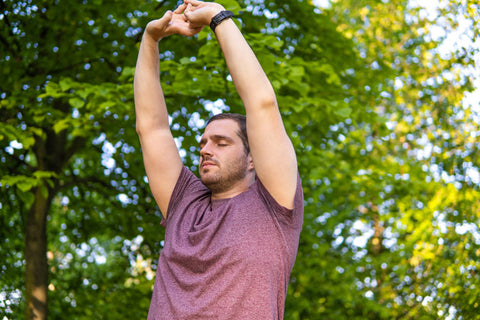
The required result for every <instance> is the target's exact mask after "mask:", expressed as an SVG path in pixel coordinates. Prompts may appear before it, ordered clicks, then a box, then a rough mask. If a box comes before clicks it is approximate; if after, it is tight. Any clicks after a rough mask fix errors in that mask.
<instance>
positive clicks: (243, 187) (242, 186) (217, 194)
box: [212, 175, 255, 200]
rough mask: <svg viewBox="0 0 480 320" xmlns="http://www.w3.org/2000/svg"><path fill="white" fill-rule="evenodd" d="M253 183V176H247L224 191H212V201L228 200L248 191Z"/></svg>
mask: <svg viewBox="0 0 480 320" xmlns="http://www.w3.org/2000/svg"><path fill="white" fill-rule="evenodd" d="M254 182H255V175H252V176H250V175H248V176H247V177H245V179H242V180H241V181H239V182H238V183H236V184H234V185H232V186H231V187H230V188H228V189H224V190H212V200H221V199H230V198H233V197H236V196H238V195H239V194H241V193H243V192H245V191H247V190H248V188H249V187H250V186H251V185H252V183H254Z"/></svg>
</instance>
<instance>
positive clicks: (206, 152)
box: [200, 141, 212, 157]
mask: <svg viewBox="0 0 480 320" xmlns="http://www.w3.org/2000/svg"><path fill="white" fill-rule="evenodd" d="M200 156H201V157H205V156H212V150H211V144H210V142H208V141H207V142H206V143H205V144H204V145H203V146H202V147H200Z"/></svg>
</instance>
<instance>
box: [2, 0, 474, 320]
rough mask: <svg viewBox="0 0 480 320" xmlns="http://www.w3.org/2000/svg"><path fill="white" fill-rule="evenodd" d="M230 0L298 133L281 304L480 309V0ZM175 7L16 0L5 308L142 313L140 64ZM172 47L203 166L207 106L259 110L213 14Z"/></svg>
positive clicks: (367, 310) (170, 84)
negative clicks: (150, 33)
mask: <svg viewBox="0 0 480 320" xmlns="http://www.w3.org/2000/svg"><path fill="white" fill-rule="evenodd" d="M219 2H221V3H222V4H224V5H225V7H226V8H227V9H229V10H232V11H234V12H235V14H236V15H237V19H236V20H237V23H238V25H239V27H240V28H241V29H242V32H243V33H244V35H245V36H246V38H247V40H248V41H249V43H250V45H251V46H252V48H253V49H254V51H255V53H256V54H257V56H258V58H259V60H260V62H261V64H262V66H263V67H264V69H265V71H266V73H267V75H268V76H269V78H270V80H271V81H272V84H273V86H274V88H275V90H276V93H277V95H278V102H279V106H280V109H281V112H282V114H283V118H284V122H285V126H286V128H287V131H288V132H289V134H290V136H291V138H292V140H293V143H294V145H295V147H296V150H297V155H298V160H299V170H300V174H301V177H302V183H303V187H304V192H305V220H304V228H303V232H302V235H301V239H300V247H299V253H298V256H297V260H296V264H295V267H294V270H293V273H292V277H291V281H290V285H289V288H288V296H287V300H286V312H285V319H335V320H340V319H480V316H479V310H480V306H479V303H480V276H479V271H480V270H479V268H480V262H479V261H480V230H479V219H480V190H479V188H480V171H479V164H480V159H479V153H480V142H479V141H480V104H479V101H480V92H479V91H478V87H479V86H480V85H479V80H480V76H479V63H480V55H479V48H480V42H479V36H480V33H479V21H480V17H479V12H480V6H479V4H478V2H476V1H468V0H438V1H437V0H431V1H420V0H416V1H415V0H410V1H408V0H378V1H374V0H371V1H367V0H355V1H353V0H342V1H333V0H332V1H329V0H319V1H313V2H312V1H310V0H309V1H307V0H277V1H262V0H245V1H238V2H237V1H235V0H223V1H219ZM178 4H179V2H176V1H168V0H165V1H151V0H142V1H140V0H133V1H132V0H128V1H127V0H81V1H76V2H72V1H64V0H37V1H35V0H25V1H11V0H0V26H1V27H0V99H1V101H0V120H1V121H0V190H1V192H0V212H1V213H0V243H1V245H0V319H2V320H7V319H8V320H9V319H24V318H28V319H29V318H30V317H31V315H32V313H36V314H38V315H39V317H38V318H37V319H46V318H47V317H48V318H49V319H145V318H146V315H147V312H148V307H149V303H150V298H151V294H152V288H153V283H154V276H155V271H156V265H157V260H158V256H159V254H160V252H161V250H162V245H163V237H164V229H163V227H161V226H160V225H159V223H160V219H161V213H160V211H159V209H158V207H157V206H156V204H155V202H154V200H153V198H152V196H151V194H150V190H149V188H148V181H147V178H146V175H145V171H144V167H143V161H142V155H141V149H140V146H139V141H138V138H137V136H136V132H135V113H134V104H133V87H132V81H133V73H134V67H135V62H136V56H137V53H138V48H139V42H140V40H141V36H142V33H143V30H144V27H145V26H146V24H147V23H148V21H150V20H152V19H156V18H159V17H160V16H162V15H163V13H164V12H165V11H166V10H168V9H173V8H175V7H176V6H177V5H178ZM160 59H161V65H160V69H161V70H160V71H161V81H162V85H163V89H164V91H165V95H166V100H167V104H168V108H169V112H170V115H171V117H170V120H171V128H172V132H173V134H174V136H175V137H176V142H177V145H178V147H179V150H180V154H181V156H182V158H183V160H184V163H185V165H186V166H188V167H190V168H191V169H192V170H194V172H196V170H197V167H196V166H197V165H198V154H199V153H198V142H197V141H198V137H199V135H201V133H202V130H203V127H204V125H205V120H206V119H208V118H209V117H210V116H212V115H213V114H216V113H219V112H222V111H231V112H242V110H243V107H242V104H241V101H240V99H239V97H238V95H237V94H236V92H235V89H234V86H233V83H232V81H231V78H230V76H229V74H228V70H227V68H226V65H225V62H224V60H223V57H222V55H221V51H220V48H219V47H218V44H217V42H216V41H215V39H214V35H213V34H212V32H211V31H210V30H209V29H208V28H205V29H204V30H203V31H202V32H201V33H200V34H198V35H197V36H195V37H193V38H186V37H181V36H171V37H169V38H166V39H164V40H162V41H161V42H160ZM158 147H159V148H161V147H162V146H161V145H159V146H158ZM47 296H48V299H47V298H46V297H47ZM26 306H31V307H26Z"/></svg>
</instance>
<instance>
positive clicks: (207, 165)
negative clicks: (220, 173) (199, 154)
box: [202, 161, 217, 168]
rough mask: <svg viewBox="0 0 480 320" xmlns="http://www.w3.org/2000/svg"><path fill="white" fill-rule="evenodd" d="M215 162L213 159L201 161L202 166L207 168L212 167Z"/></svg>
mask: <svg viewBox="0 0 480 320" xmlns="http://www.w3.org/2000/svg"><path fill="white" fill-rule="evenodd" d="M216 165H217V164H216V163H215V162H213V161H204V162H203V163H202V168H209V167H212V166H216Z"/></svg>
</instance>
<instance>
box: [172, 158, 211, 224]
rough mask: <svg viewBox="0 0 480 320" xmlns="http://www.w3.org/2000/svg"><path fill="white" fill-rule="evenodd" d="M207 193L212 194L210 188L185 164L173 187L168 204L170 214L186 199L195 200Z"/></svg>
mask: <svg viewBox="0 0 480 320" xmlns="http://www.w3.org/2000/svg"><path fill="white" fill-rule="evenodd" d="M207 194H210V190H208V188H207V187H205V185H204V184H203V183H202V181H200V179H199V178H198V177H197V176H196V175H195V174H193V172H192V171H190V169H188V168H187V167H185V166H183V168H182V171H181V172H180V176H179V177H178V180H177V183H176V184H175V187H174V188H173V192H172V197H171V198H170V203H169V204H168V214H167V217H168V215H170V213H171V212H172V211H174V210H175V208H176V207H178V206H179V204H181V203H185V202H186V201H194V200H195V199H198V198H199V197H203V196H205V195H207Z"/></svg>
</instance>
